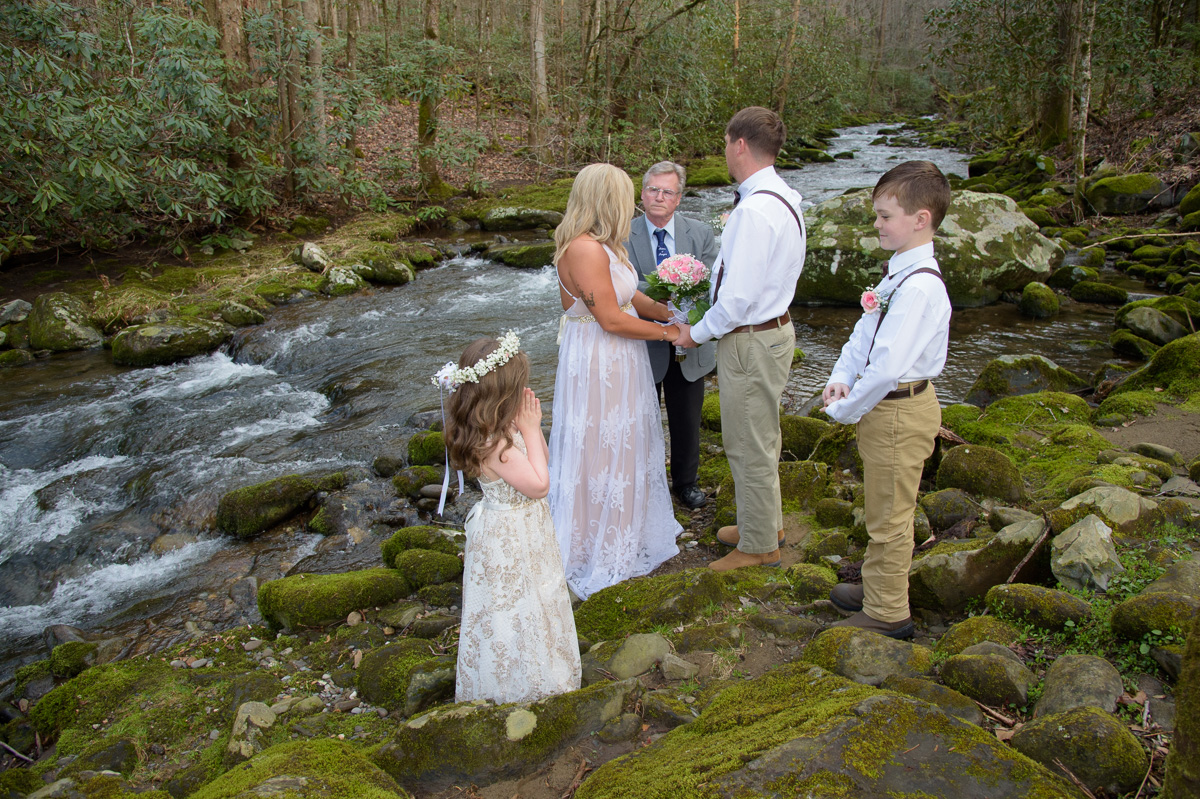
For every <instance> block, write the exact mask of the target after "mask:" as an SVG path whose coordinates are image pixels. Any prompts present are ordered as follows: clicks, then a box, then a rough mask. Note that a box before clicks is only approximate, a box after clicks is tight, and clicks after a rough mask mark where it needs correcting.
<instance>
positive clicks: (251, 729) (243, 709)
mask: <svg viewBox="0 0 1200 799" xmlns="http://www.w3.org/2000/svg"><path fill="white" fill-rule="evenodd" d="M274 724H275V714H274V713H272V712H271V708H270V707H268V706H267V705H265V704H263V703H262V702H246V703H245V704H243V705H241V706H240V707H238V709H237V714H236V715H235V716H234V717H233V726H232V727H231V728H230V730H229V743H228V744H227V745H226V747H225V754H226V757H227V758H228V759H230V760H231V761H233V762H241V761H243V760H249V759H250V758H251V757H253V756H254V755H255V754H256V753H257V752H258V751H259V750H261V749H262V735H263V731H264V730H267V729H270V728H271V727H272V726H273V725H274Z"/></svg>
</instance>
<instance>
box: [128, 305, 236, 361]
mask: <svg viewBox="0 0 1200 799" xmlns="http://www.w3.org/2000/svg"><path fill="white" fill-rule="evenodd" d="M230 332H231V331H230V328H229V326H228V325H226V324H225V323H224V322H214V321H212V320H209V319H197V318H194V317H172V318H169V319H167V320H165V321H163V322H152V323H150V324H144V325H133V326H132V327H127V328H125V329H124V330H122V331H121V332H120V333H118V334H117V335H116V337H114V338H113V341H112V355H113V363H119V364H123V365H125V366H159V365H161V364H167V363H175V362H176V361H182V360H183V359H185V358H190V357H192V356H193V355H204V354H206V353H209V352H212V351H213V350H215V349H216V348H217V347H219V346H221V345H222V344H223V343H225V341H226V340H227V339H228V338H229V335H230Z"/></svg>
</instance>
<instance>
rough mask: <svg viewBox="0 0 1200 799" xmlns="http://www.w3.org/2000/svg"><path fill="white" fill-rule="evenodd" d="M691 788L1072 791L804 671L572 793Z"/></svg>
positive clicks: (770, 680) (958, 733)
mask: <svg viewBox="0 0 1200 799" xmlns="http://www.w3.org/2000/svg"><path fill="white" fill-rule="evenodd" d="M748 708H753V712H751V713H747V712H746V710H747V709H748ZM700 783H705V784H706V786H707V787H706V788H705V790H706V791H707V792H709V793H710V794H712V795H713V796H726V797H730V796H771V795H779V794H781V793H782V794H785V795H787V796H810V795H811V796H814V797H816V796H834V795H838V794H841V795H844V796H862V797H868V796H870V797H875V796H900V795H905V794H908V795H920V794H925V795H928V796H946V797H950V796H953V797H955V798H956V799H983V797H988V799H1017V797H1021V798H1022V799H1024V798H1025V797H1028V796H1033V795H1037V794H1038V793H1041V792H1044V795H1046V796H1055V797H1063V798H1064V799H1066V798H1068V797H1069V798H1070V799H1076V797H1080V796H1081V794H1080V793H1078V792H1077V791H1076V790H1075V789H1074V788H1072V787H1071V786H1070V785H1069V784H1067V783H1066V782H1065V781H1064V780H1062V779H1060V778H1058V777H1057V776H1054V775H1052V774H1051V773H1050V772H1048V771H1047V770H1045V769H1043V768H1042V767H1040V766H1037V765H1036V764H1034V763H1033V762H1032V761H1030V760H1028V759H1027V758H1025V757H1024V756H1022V755H1020V754H1018V753H1016V752H1014V751H1012V750H1011V749H1010V748H1009V747H1007V746H1005V745H1004V744H1002V743H1000V742H998V741H997V740H996V739H995V737H994V736H992V735H990V734H988V733H985V732H984V731H983V730H981V729H979V728H978V727H975V726H973V725H970V724H967V723H966V722H963V721H960V720H958V719H956V718H952V717H949V716H947V715H946V714H944V713H943V712H942V711H941V710H939V709H937V708H935V707H932V706H930V705H928V704H926V703H924V702H921V701H919V700H916V699H913V698H910V697H906V696H899V695H896V694H892V693H888V692H880V691H878V690H876V689H873V688H869V687H867V686H863V685H857V684H855V683H853V682H850V681H848V680H845V679H843V678H841V677H837V676H836V675H832V674H829V673H828V672H826V671H824V670H822V669H820V668H816V667H811V666H808V665H807V664H788V665H784V666H781V667H779V668H777V669H774V670H772V671H771V672H768V673H767V674H765V675H763V676H762V677H759V678H757V679H755V680H750V681H747V682H744V683H742V684H740V685H735V686H733V687H730V688H727V689H726V690H725V691H723V692H722V693H721V694H720V695H719V696H718V697H717V698H716V699H714V700H713V701H712V703H711V704H709V705H708V706H707V707H706V708H705V709H704V710H703V712H702V713H701V715H700V717H699V718H697V719H696V720H695V721H693V722H691V723H690V724H684V725H682V726H680V727H677V728H676V729H674V730H672V731H671V732H670V733H668V734H667V735H665V736H663V737H662V738H660V739H659V740H657V741H655V742H654V743H652V744H651V745H650V746H647V747H644V748H640V749H638V750H636V752H634V753H632V754H630V755H629V756H627V757H625V758H620V759H617V760H612V761H610V762H608V763H606V764H605V765H603V766H601V767H600V768H599V769H597V770H596V771H595V772H594V773H593V774H592V775H591V776H589V777H588V779H587V780H585V781H584V783H583V785H581V786H580V788H579V790H578V791H576V793H575V796H576V799H608V797H614V796H631V797H633V796H680V797H683V796H693V795H696V787H695V786H697V785H698V784H700ZM780 786H786V787H785V788H782V789H781V787H780ZM835 791H836V792H835Z"/></svg>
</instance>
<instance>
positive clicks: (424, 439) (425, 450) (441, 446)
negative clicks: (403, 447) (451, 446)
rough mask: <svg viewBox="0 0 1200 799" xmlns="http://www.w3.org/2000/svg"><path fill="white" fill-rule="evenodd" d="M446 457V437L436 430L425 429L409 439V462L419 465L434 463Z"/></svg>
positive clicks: (441, 461)
mask: <svg viewBox="0 0 1200 799" xmlns="http://www.w3.org/2000/svg"><path fill="white" fill-rule="evenodd" d="M445 459H446V439H445V437H444V436H443V435H442V434H441V433H440V432H438V431H436V430H425V431H422V432H420V433H417V434H415V435H414V436H413V437H412V438H410V439H409V440H408V462H409V463H410V464H413V465H414V466H417V465H434V464H439V463H443V462H444V461H445Z"/></svg>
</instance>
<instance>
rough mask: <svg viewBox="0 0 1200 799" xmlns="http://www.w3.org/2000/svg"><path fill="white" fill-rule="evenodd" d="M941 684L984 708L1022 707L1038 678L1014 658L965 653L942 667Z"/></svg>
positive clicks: (954, 656)
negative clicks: (988, 706)
mask: <svg viewBox="0 0 1200 799" xmlns="http://www.w3.org/2000/svg"><path fill="white" fill-rule="evenodd" d="M942 682H944V683H945V684H946V685H948V686H950V687H951V688H953V689H954V690H956V691H959V692H961V693H963V694H966V695H967V696H969V697H971V698H972V699H974V700H976V701H978V702H982V703H983V704H985V705H991V706H992V707H999V706H1000V705H1012V706H1013V707H1022V706H1023V705H1024V704H1025V701H1026V699H1027V698H1028V696H1029V689H1030V688H1032V687H1033V686H1034V685H1035V684H1036V683H1037V677H1034V676H1033V673H1032V672H1031V671H1029V669H1027V668H1025V666H1024V665H1022V664H1021V662H1020V661H1019V660H1017V659H1016V658H1015V657H1006V656H1005V655H999V654H979V655H968V654H962V655H952V656H951V657H949V658H948V659H947V660H946V662H945V663H943V664H942Z"/></svg>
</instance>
